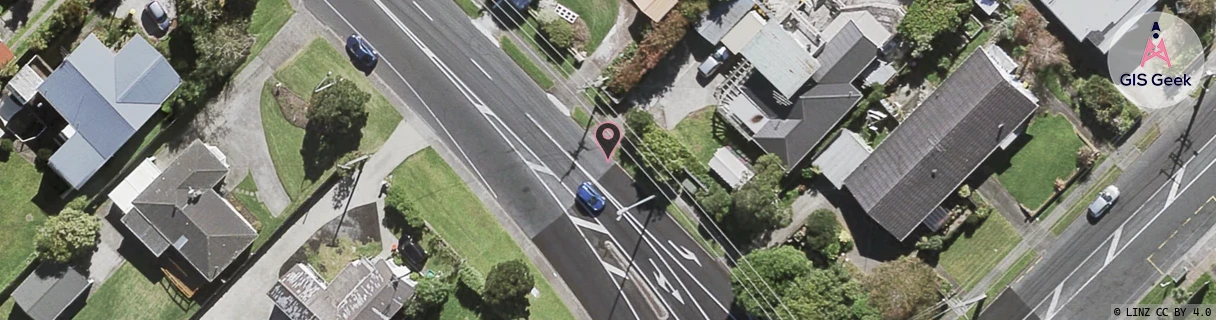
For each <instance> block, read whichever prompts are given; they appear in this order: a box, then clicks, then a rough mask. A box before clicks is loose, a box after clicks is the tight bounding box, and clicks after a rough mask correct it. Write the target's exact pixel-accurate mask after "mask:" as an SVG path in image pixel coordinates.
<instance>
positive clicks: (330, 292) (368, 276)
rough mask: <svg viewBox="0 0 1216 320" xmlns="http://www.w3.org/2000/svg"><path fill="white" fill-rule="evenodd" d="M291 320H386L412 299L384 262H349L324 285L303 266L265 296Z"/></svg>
mask: <svg viewBox="0 0 1216 320" xmlns="http://www.w3.org/2000/svg"><path fill="white" fill-rule="evenodd" d="M266 295H267V296H269V297H270V299H271V300H274V304H275V306H277V307H278V308H279V310H280V311H283V314H285V315H287V317H288V318H290V319H292V320H312V319H323V320H330V319H336V320H348V319H388V318H390V317H392V316H393V315H394V314H396V313H397V311H399V310H401V307H402V306H403V305H404V304H405V301H406V300H407V299H409V298H410V297H412V296H413V295H414V288H413V287H411V286H409V285H407V284H406V283H405V282H404V281H401V280H399V279H398V278H396V276H394V275H393V273H392V270H391V268H390V266H389V265H388V262H387V261H385V260H383V259H376V260H368V259H367V258H360V259H358V260H355V261H351V262H350V263H349V264H347V265H346V267H344V268H342V271H340V272H338V275H337V276H336V277H335V278H334V281H332V282H329V283H326V282H325V280H323V279H321V277H320V276H318V275H317V273H316V271H314V270H313V269H312V267H309V266H308V265H305V264H303V263H300V264H296V265H295V266H293V267H291V269H290V270H288V271H287V273H285V274H283V276H282V277H280V278H279V281H278V282H277V283H275V285H274V287H272V288H271V289H270V292H267V293H266Z"/></svg>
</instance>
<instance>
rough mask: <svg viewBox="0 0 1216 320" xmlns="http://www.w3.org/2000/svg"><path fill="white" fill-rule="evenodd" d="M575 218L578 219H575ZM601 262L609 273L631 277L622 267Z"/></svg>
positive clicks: (626, 277)
mask: <svg viewBox="0 0 1216 320" xmlns="http://www.w3.org/2000/svg"><path fill="white" fill-rule="evenodd" d="M574 220H578V219H574ZM596 256H597V257H598V256H599V255H596ZM600 264H602V265H604V270H608V273H611V274H613V275H615V276H618V277H621V278H625V279H628V278H629V276H628V275H626V274H625V270H621V268H617V267H616V266H614V265H612V264H610V263H607V262H603V261H602V260H601V261H600ZM612 282H616V281H612ZM625 300H629V299H625Z"/></svg>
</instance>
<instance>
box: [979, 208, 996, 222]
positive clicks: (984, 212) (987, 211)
mask: <svg viewBox="0 0 1216 320" xmlns="http://www.w3.org/2000/svg"><path fill="white" fill-rule="evenodd" d="M993 211H996V208H993V207H992V206H989V205H982V206H980V207H979V209H975V216H976V217H979V219H980V222H984V220H988V217H990V216H992V212H993Z"/></svg>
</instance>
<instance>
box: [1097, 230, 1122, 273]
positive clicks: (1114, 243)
mask: <svg viewBox="0 0 1216 320" xmlns="http://www.w3.org/2000/svg"><path fill="white" fill-rule="evenodd" d="M1122 234H1123V228H1119V229H1115V235H1114V236H1113V238H1111V240H1110V249H1109V250H1107V251H1106V261H1103V262H1102V265H1104V266H1105V265H1108V264H1110V262H1111V260H1115V250H1116V249H1115V248H1118V247H1119V235H1122Z"/></svg>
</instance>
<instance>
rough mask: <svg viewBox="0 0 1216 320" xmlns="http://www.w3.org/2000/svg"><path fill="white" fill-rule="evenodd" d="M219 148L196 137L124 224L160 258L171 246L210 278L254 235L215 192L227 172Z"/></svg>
mask: <svg viewBox="0 0 1216 320" xmlns="http://www.w3.org/2000/svg"><path fill="white" fill-rule="evenodd" d="M216 153H218V149H214V150H213V148H212V147H210V146H207V145H206V144H204V143H202V142H201V141H197V140H196V141H195V142H194V143H193V144H191V145H190V146H189V147H186V149H185V150H184V151H182V153H181V155H179V156H178V157H177V160H176V161H174V162H173V164H170V165H169V167H168V168H167V169H165V171H164V172H162V173H161V174H160V176H158V177H156V179H155V180H153V181H152V183H151V184H150V185H148V187H147V188H146V189H144V190H143V192H141V193H140V194H139V196H138V197H136V198H135V201H133V205H134V207H133V209H131V211H130V212H127V214H126V215H124V216H123V217H122V222H123V224H125V225H126V226H127V228H128V229H130V230H131V232H132V233H133V234H135V237H136V238H138V239H139V241H140V242H142V243H143V244H144V246H146V247H147V248H148V250H151V251H152V253H154V254H156V256H158V257H160V256H162V255H163V254H164V253H166V252H167V251H168V249H169V248H170V247H172V248H173V249H174V250H175V251H177V252H178V253H180V256H181V257H182V258H184V259H185V260H186V262H188V263H189V264H190V265H191V266H193V267H194V269H195V270H197V271H198V273H199V274H201V275H202V276H203V278H205V279H206V280H207V282H210V281H212V280H214V279H215V277H216V276H217V275H219V274H220V273H221V272H222V271H224V269H226V268H228V265H229V264H232V262H233V261H234V260H236V258H237V257H238V256H240V255H241V253H242V252H244V251H245V249H246V248H248V247H249V245H250V244H252V243H253V239H254V238H257V236H258V234H257V231H255V230H254V229H253V226H251V225H250V224H249V222H248V221H245V218H244V217H241V214H240V213H239V212H237V210H236V208H234V207H233V206H232V204H230V203H228V200H225V199H224V197H223V196H221V195H220V194H219V193H217V192H216V190H215V189H216V187H217V186H218V185H219V184H220V183H221V182H223V181H224V177H225V176H226V175H227V174H228V165H227V164H226V163H224V161H222V160H220V159H221V158H222V156H219V155H217V154H216Z"/></svg>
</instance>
